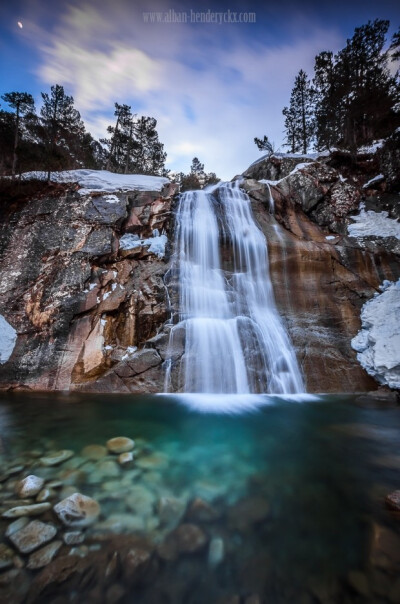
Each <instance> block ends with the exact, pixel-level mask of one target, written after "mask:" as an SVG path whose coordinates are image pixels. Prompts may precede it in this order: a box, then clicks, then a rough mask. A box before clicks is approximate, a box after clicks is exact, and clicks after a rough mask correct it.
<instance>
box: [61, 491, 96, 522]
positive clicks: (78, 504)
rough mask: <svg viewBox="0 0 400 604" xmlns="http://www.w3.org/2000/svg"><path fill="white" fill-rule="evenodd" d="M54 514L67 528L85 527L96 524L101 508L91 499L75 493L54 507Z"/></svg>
mask: <svg viewBox="0 0 400 604" xmlns="http://www.w3.org/2000/svg"><path fill="white" fill-rule="evenodd" d="M53 509H54V512H55V513H56V514H57V516H58V517H59V519H60V520H61V522H62V523H63V524H65V525H66V526H77V527H85V526H89V525H91V524H93V523H94V522H96V520H97V518H98V517H99V515H100V506H99V504H98V503H97V501H95V500H94V499H92V498H91V497H86V495H82V494H81V493H74V494H73V495H70V496H69V497H67V498H66V499H63V501H60V503H57V505H55V506H54V508H53Z"/></svg>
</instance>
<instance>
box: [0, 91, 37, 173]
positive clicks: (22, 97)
mask: <svg viewBox="0 0 400 604" xmlns="http://www.w3.org/2000/svg"><path fill="white" fill-rule="evenodd" d="M1 98H2V99H3V101H5V102H6V103H8V105H10V107H12V108H13V109H15V125H14V148H13V160H12V167H11V176H12V179H13V180H14V179H15V170H16V167H17V161H18V142H19V139H20V122H21V119H22V118H23V116H24V115H26V114H28V113H32V112H33V111H34V106H35V104H34V100H33V97H32V95H31V94H28V93H27V92H7V93H6V94H3V95H2V97H1Z"/></svg>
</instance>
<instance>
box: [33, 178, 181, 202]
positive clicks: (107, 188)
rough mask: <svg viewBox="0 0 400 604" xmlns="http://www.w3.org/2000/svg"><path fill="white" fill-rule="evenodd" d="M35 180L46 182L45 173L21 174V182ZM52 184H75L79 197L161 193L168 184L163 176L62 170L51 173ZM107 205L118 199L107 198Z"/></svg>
mask: <svg viewBox="0 0 400 604" xmlns="http://www.w3.org/2000/svg"><path fill="white" fill-rule="evenodd" d="M32 178H37V179H39V180H47V172H40V171H34V172H25V173H24V174H22V179H23V180H30V179H32ZM51 181H52V182H60V183H67V182H77V183H78V184H79V185H80V186H81V187H82V188H81V189H80V190H79V193H80V194H81V195H86V194H87V193H92V192H93V191H98V192H101V191H104V192H106V193H113V192H114V191H161V189H162V187H163V186H164V185H165V184H167V183H169V180H168V178H164V177H163V176H147V175H144V174H115V173H114V172H109V171H108V170H64V171H63V172H52V173H51ZM107 197H108V198H109V199H106V198H104V199H105V201H107V202H108V203H118V202H119V199H118V197H116V196H115V195H109V196H107Z"/></svg>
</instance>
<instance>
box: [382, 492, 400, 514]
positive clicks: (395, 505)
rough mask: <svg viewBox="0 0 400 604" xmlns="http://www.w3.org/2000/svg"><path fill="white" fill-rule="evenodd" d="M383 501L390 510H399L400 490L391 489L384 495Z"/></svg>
mask: <svg viewBox="0 0 400 604" xmlns="http://www.w3.org/2000/svg"><path fill="white" fill-rule="evenodd" d="M385 503H386V505H387V507H388V508H389V509H390V510H394V511H395V512H400V491H393V493H390V494H389V495H386V497H385Z"/></svg>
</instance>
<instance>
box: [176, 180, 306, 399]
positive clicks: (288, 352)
mask: <svg viewBox="0 0 400 604" xmlns="http://www.w3.org/2000/svg"><path fill="white" fill-rule="evenodd" d="M170 278H171V281H172V282H175V284H176V286H177V289H178V296H177V298H178V299H177V304H178V314H177V318H178V322H177V323H175V325H173V326H172V328H171V334H170V355H169V356H170V359H169V361H168V363H167V365H168V370H167V378H166V390H167V391H171V390H178V391H183V392H200V393H237V394H247V393H274V394H289V393H297V392H304V384H303V380H302V376H301V372H300V370H299V366H298V364H297V360H296V356H295V354H294V351H293V348H292V346H291V344H290V341H289V338H288V336H287V334H286V332H285V329H284V327H283V325H282V322H281V320H280V317H279V314H278V311H277V309H276V306H275V301H274V295H273V290H272V284H271V280H270V277H269V269H268V255H267V242H266V239H265V237H264V235H263V233H262V232H261V231H260V229H259V228H258V227H257V226H256V224H255V222H254V220H253V217H252V213H251V208H250V200H249V197H248V196H247V194H246V193H245V192H244V191H242V190H241V189H240V188H239V183H238V181H236V182H233V183H224V184H218V185H217V186H215V187H214V188H212V189H209V190H205V191H190V192H187V193H184V194H182V195H181V198H180V202H179V207H178V211H177V218H176V241H175V250H174V256H173V261H172V268H171V273H170ZM183 331H184V334H185V335H184V338H185V345H184V353H183V356H182V358H181V359H180V360H177V359H174V353H173V350H174V348H175V346H174V340H175V339H176V338H181V337H182V332H183ZM174 362H176V363H178V362H179V363H180V366H179V374H178V378H177V380H175V382H176V383H175V384H174V386H172V385H171V366H172V365H173V363H174Z"/></svg>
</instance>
